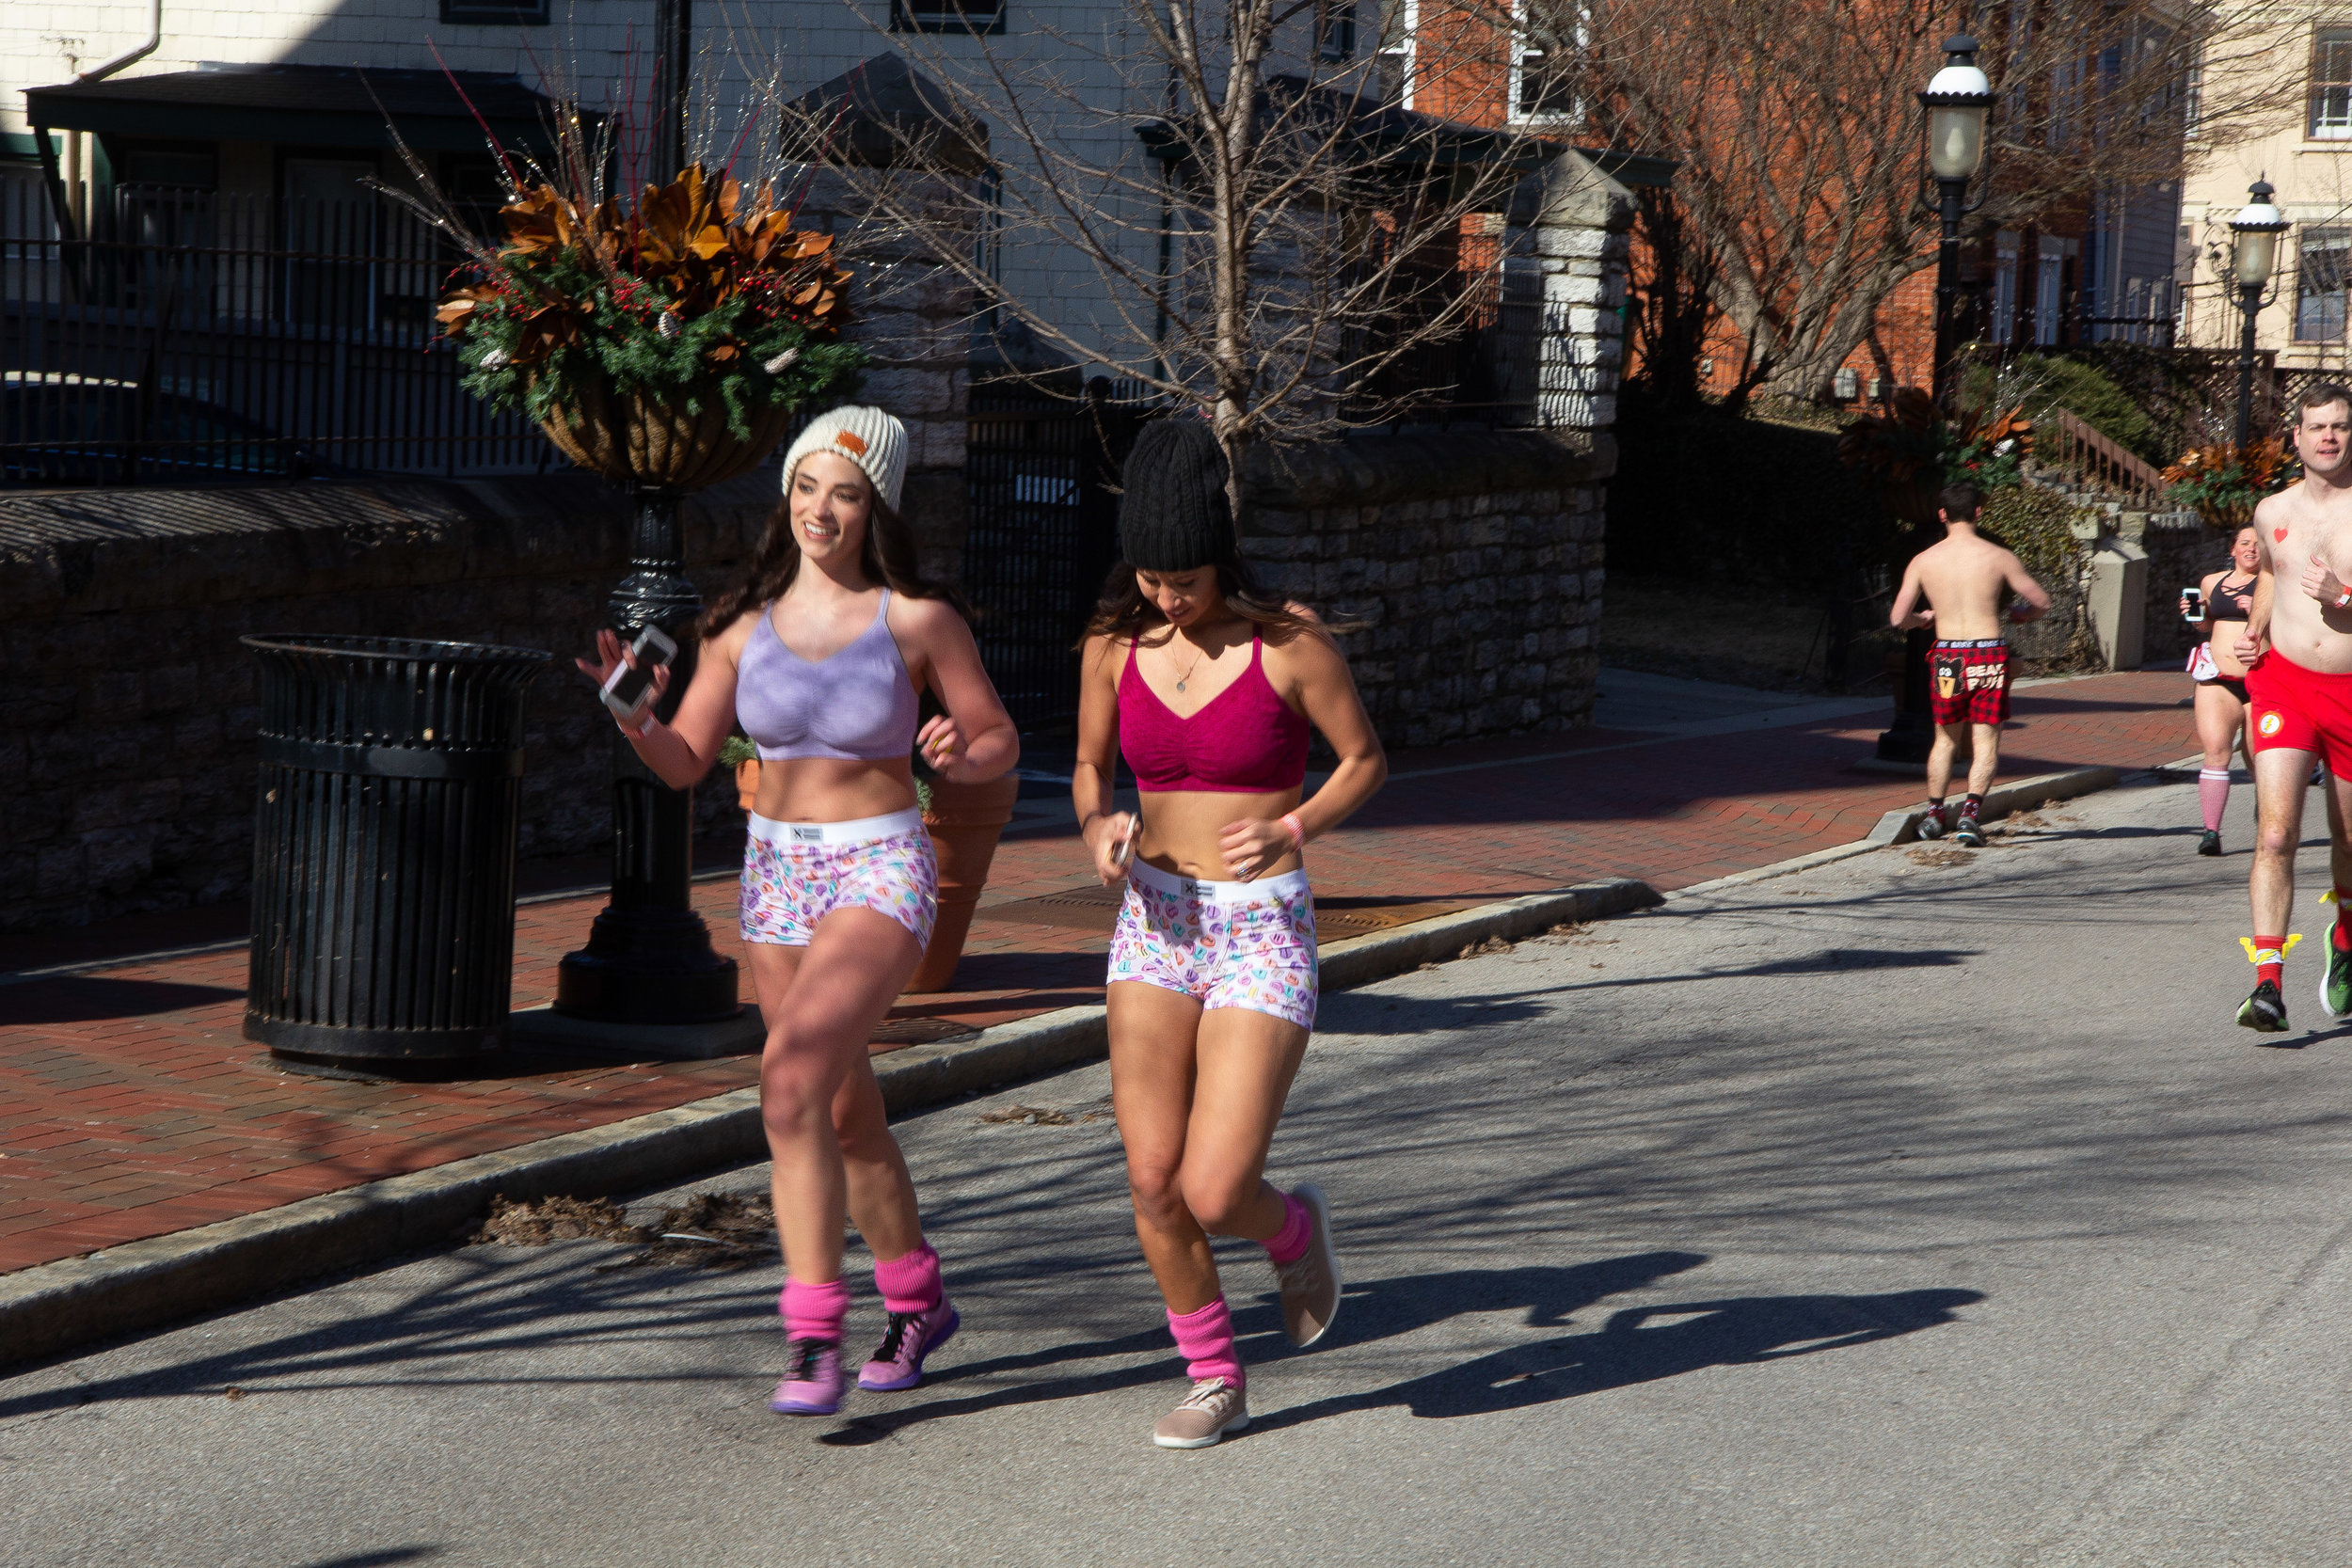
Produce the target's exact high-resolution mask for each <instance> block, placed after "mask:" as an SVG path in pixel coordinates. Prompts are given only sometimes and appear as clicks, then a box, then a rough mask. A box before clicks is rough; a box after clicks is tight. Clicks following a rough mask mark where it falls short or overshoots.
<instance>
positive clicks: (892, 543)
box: [702, 483, 972, 637]
mask: <svg viewBox="0 0 2352 1568" xmlns="http://www.w3.org/2000/svg"><path fill="white" fill-rule="evenodd" d="M858 565H859V567H860V568H861V569H862V570H863V571H864V572H865V573H866V580H867V581H868V582H879V583H881V584H882V586H883V587H885V588H887V589H889V590H890V591H891V592H892V593H894V594H898V595H899V596H901V597H902V598H909V599H945V600H946V601H947V602H948V603H949V604H951V605H953V606H954V607H955V608H956V610H957V611H958V612H959V613H960V614H961V615H962V616H963V617H964V618H965V619H966V620H969V619H971V616H972V611H971V609H970V607H969V606H967V605H966V604H965V603H964V602H963V596H962V595H961V594H958V593H957V592H956V591H955V590H954V589H952V588H949V587H946V586H945V585H944V584H941V583H936V582H933V581H931V580H930V578H927V577H925V576H924V575H923V570H922V562H921V561H920V559H919V557H918V554H917V552H916V550H915V547H914V530H913V529H911V528H909V527H908V526H907V523H906V519H905V518H903V517H901V516H899V515H898V513H897V512H895V511H893V510H892V509H891V508H890V507H888V506H886V505H884V504H883V502H882V497H881V496H880V495H879V494H877V493H876V492H875V489H874V486H873V485H872V483H867V484H866V538H865V539H864V540H863V541H862V542H861V543H860V544H859V546H858ZM800 575H801V546H800V545H799V543H798V542H797V541H795V540H794V539H793V537H792V496H791V493H790V492H789V491H788V490H787V492H786V494H785V497H784V499H782V500H779V501H778V502H777V503H776V509H775V511H773V512H771V513H770V514H769V515H768V527H767V530H766V531H764V532H762V533H761V534H760V536H759V547H758V548H757V549H755V550H754V551H752V563H751V566H750V568H749V569H748V570H747V571H745V573H744V574H743V580H742V581H741V582H739V583H738V584H736V585H735V586H734V587H733V588H730V589H728V590H727V591H726V592H725V593H723V594H720V595H719V597H718V598H717V599H716V600H715V601H713V603H712V604H711V606H710V608H709V609H708V610H705V611H704V612H703V619H702V635H703V636H705V637H714V636H716V635H718V634H719V633H720V632H722V631H723V630H725V629H726V628H727V627H728V626H733V625H734V624H735V620H736V617H737V616H739V615H742V614H744V613H745V612H746V611H749V610H756V609H758V608H759V607H760V606H762V605H766V604H772V603H774V602H775V601H776V600H777V599H780V598H782V597H783V596H784V592H785V590H786V589H787V588H789V587H791V586H792V579H793V578H797V577H799V576H800Z"/></svg>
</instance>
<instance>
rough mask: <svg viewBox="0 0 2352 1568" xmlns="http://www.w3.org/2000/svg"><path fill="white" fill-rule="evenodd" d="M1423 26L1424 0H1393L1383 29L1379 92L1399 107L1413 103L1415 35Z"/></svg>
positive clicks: (1407, 106)
mask: <svg viewBox="0 0 2352 1568" xmlns="http://www.w3.org/2000/svg"><path fill="white" fill-rule="evenodd" d="M1420 28H1421V0H1391V3H1390V6H1389V10H1388V15H1387V18H1386V20H1385V21H1384V22H1383V23H1382V24H1381V31H1380V50H1379V54H1380V67H1379V70H1380V78H1379V79H1380V91H1381V95H1382V96H1383V97H1385V98H1387V99H1389V100H1390V101H1391V102H1393V103H1395V104H1396V106H1397V107H1398V108H1400V109H1409V108H1411V107H1412V106H1413V48H1414V35H1415V34H1416V33H1417V32H1419V30H1420Z"/></svg>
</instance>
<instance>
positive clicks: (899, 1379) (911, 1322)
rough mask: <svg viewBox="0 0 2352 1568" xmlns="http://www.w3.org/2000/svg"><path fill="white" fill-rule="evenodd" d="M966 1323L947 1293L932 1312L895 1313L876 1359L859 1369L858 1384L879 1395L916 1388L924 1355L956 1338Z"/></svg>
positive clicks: (876, 1349)
mask: <svg viewBox="0 0 2352 1568" xmlns="http://www.w3.org/2000/svg"><path fill="white" fill-rule="evenodd" d="M917 1299H918V1300H919V1299H921V1298H919V1297H918V1298H917ZM962 1325H963V1320H962V1319H961V1318H960V1317H958V1316H957V1315H956V1309H955V1307H953V1306H952V1305H950V1304H949V1302H948V1300H947V1298H946V1296H941V1297H940V1298H939V1305H938V1306H937V1307H932V1308H931V1309H930V1311H928V1312H893V1313H891V1314H890V1327H889V1328H888V1329H887V1330H886V1331H885V1332H884V1333H883V1335H882V1343H881V1344H879V1345H877V1346H875V1347H874V1358H873V1359H872V1360H871V1361H868V1362H867V1363H866V1365H865V1367H864V1369H862V1370H860V1371H859V1372H858V1374H857V1386H859V1387H861V1388H870V1389H872V1390H873V1391H874V1392H876V1393H878V1394H891V1393H897V1392H898V1390H900V1389H902V1388H912V1387H914V1386H915V1385H916V1384H918V1383H920V1382H922V1381H923V1358H924V1357H925V1356H927V1355H929V1354H930V1353H931V1352H933V1351H935V1350H937V1349H938V1348H939V1347H940V1346H942V1345H944V1344H946V1342H947V1341H948V1340H950V1339H952V1338H955V1337H956V1330H957V1329H958V1328H961V1326H962Z"/></svg>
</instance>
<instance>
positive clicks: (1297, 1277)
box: [1274, 1181, 1340, 1347]
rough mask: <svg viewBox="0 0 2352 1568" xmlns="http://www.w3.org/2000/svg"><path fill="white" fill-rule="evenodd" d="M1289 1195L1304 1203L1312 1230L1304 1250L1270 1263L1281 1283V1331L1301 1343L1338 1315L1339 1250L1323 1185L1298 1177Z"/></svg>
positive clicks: (1324, 1329) (1311, 1339)
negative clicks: (1333, 1233) (1285, 1261)
mask: <svg viewBox="0 0 2352 1568" xmlns="http://www.w3.org/2000/svg"><path fill="white" fill-rule="evenodd" d="M1291 1196H1293V1197H1295V1198H1297V1199H1298V1201H1299V1202H1301V1203H1303V1204H1305V1205H1306V1206H1307V1212H1308V1214H1309V1215H1310V1216H1311V1220H1312V1222H1313V1231H1312V1233H1311V1235H1310V1236H1309V1237H1308V1239H1307V1250H1306V1251H1304V1252H1302V1253H1300V1254H1299V1255H1298V1256H1297V1257H1295V1258H1294V1259H1291V1260H1290V1261H1289V1262H1287V1263H1277V1264H1275V1265H1274V1277H1275V1278H1276V1279H1278V1280H1279V1281H1281V1285H1282V1329H1283V1332H1285V1333H1286V1334H1288V1335H1289V1336H1290V1339H1291V1343H1292V1344H1294V1345H1298V1346H1301V1347H1304V1346H1307V1345H1311V1344H1313V1343H1314V1342H1315V1341H1316V1340H1317V1339H1320V1338H1323V1336H1324V1334H1325V1333H1326V1332H1327V1330H1328V1329H1329V1328H1330V1326H1331V1320H1332V1319H1333V1318H1336V1317H1338V1316H1339V1315H1340V1253H1339V1248H1337V1247H1335V1246H1333V1245H1332V1244H1331V1205H1330V1203H1329V1202H1328V1201H1327V1200H1326V1199H1325V1197H1324V1196H1323V1189H1322V1188H1321V1187H1318V1186H1316V1185H1315V1184H1314V1183H1313V1182H1311V1181H1301V1182H1300V1183H1299V1184H1298V1185H1297V1187H1296V1188H1295V1189H1294V1190H1293V1191H1292V1194H1291Z"/></svg>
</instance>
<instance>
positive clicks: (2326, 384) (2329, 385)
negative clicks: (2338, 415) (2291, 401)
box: [2295, 381, 2352, 425]
mask: <svg viewBox="0 0 2352 1568" xmlns="http://www.w3.org/2000/svg"><path fill="white" fill-rule="evenodd" d="M2331 403H2340V404H2344V407H2346V408H2347V409H2352V387H2346V386H2345V385H2344V383H2343V382H2341V381H2314V382H2312V384H2311V385H2310V386H2308V387H2306V388H2303V395H2302V396H2301V397H2299V398H2296V400H2295V422H2296V424H2298V425H2299V424H2301V423H2302V422H2303V416H2304V415H2305V414H2306V413H2307V412H2309V411H2310V410H2312V409H2313V408H2325V407H2327V406H2328V404H2331Z"/></svg>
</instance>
